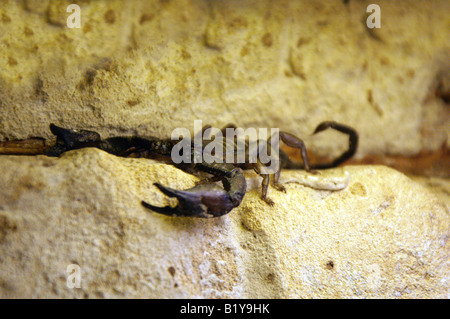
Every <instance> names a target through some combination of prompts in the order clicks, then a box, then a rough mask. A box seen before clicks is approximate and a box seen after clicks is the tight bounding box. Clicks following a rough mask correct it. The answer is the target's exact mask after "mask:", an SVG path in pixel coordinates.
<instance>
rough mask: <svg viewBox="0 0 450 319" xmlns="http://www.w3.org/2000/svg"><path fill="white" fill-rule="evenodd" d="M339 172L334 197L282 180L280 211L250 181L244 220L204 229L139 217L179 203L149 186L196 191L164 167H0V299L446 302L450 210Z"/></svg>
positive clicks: (385, 180) (88, 156)
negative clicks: (344, 178)
mask: <svg viewBox="0 0 450 319" xmlns="http://www.w3.org/2000/svg"><path fill="white" fill-rule="evenodd" d="M339 170H343V171H345V172H346V174H348V176H349V180H348V185H347V186H346V187H345V188H343V189H340V190H335V191H329V190H317V189H314V188H311V187H309V186H303V185H302V184H301V183H298V182H295V178H296V176H297V177H301V176H303V175H304V173H303V172H300V171H292V172H287V171H283V173H282V178H285V179H287V180H289V183H286V184H285V186H286V189H287V192H286V193H282V192H279V191H276V190H275V189H273V188H270V189H269V196H270V197H271V198H272V199H273V200H274V202H275V206H274V207H269V206H268V205H267V204H266V203H265V202H263V201H262V200H261V199H260V195H259V194H260V193H259V188H255V187H252V186H251V185H256V184H257V183H256V182H255V181H254V180H259V177H257V176H256V175H255V174H254V173H247V178H248V181H249V185H250V186H251V187H250V188H249V191H248V192H247V194H246V195H245V198H244V200H243V202H242V204H241V205H240V206H239V207H238V208H236V209H234V210H233V211H232V212H231V213H229V214H228V215H225V216H223V217H221V218H214V219H198V218H174V217H167V216H163V215H159V214H157V213H154V212H152V211H149V210H146V209H145V208H144V207H143V206H142V205H141V203H140V201H141V200H146V201H148V202H150V203H153V204H155V205H161V206H162V205H167V204H174V203H170V202H169V201H168V199H167V198H166V197H165V196H163V195H162V194H161V193H160V192H159V191H158V190H157V189H156V187H154V186H153V185H152V183H153V182H160V183H162V184H164V185H169V186H170V187H173V188H179V189H183V188H188V187H192V186H193V185H194V184H195V183H196V181H197V179H196V178H195V177H193V176H192V175H189V174H186V173H184V172H183V171H180V170H178V169H176V168H174V167H172V166H170V165H166V164H160V163H155V162H152V161H149V160H146V159H132V158H118V157H115V156H112V155H109V154H107V153H105V152H103V151H99V150H97V149H83V150H78V151H71V152H68V153H65V154H64V155H63V156H62V157H61V158H48V157H45V156H38V157H17V156H4V157H1V159H0V176H1V178H0V297H2V298H19V297H25V298H31V297H32V298H47V297H57V298H60V297H62V298H72V297H76V298H83V297H89V298H111V297H118V298H132V297H133V298H180V297H181V298H355V297H356V298H448V291H449V280H450V278H449V277H448V276H449V270H450V259H449V252H450V246H449V245H450V244H449V241H448V238H449V231H450V229H449V225H450V216H449V212H448V206H446V205H448V202H447V203H445V202H444V200H445V199H448V197H447V198H446V197H442V198H441V199H438V198H437V197H436V196H435V195H434V194H433V193H432V192H431V191H429V190H428V189H427V188H426V187H424V186H422V185H421V184H419V183H416V182H414V181H413V180H411V179H410V178H408V177H406V176H405V175H403V174H401V173H399V172H397V171H395V170H393V169H390V168H387V167H384V166H346V167H343V168H339V169H336V170H334V169H333V170H329V171H322V172H321V175H322V176H323V177H324V178H326V177H327V176H333V174H335V175H336V174H340V173H339ZM73 265H75V267H79V268H76V269H78V270H76V271H79V272H78V273H77V274H79V275H80V277H79V278H80V280H81V281H80V287H79V288H76V287H75V288H73V285H72V286H71V283H72V279H71V278H72V277H71V275H73V274H74V272H73V268H70V267H73ZM68 267H69V268H68ZM71 287H72V288H71Z"/></svg>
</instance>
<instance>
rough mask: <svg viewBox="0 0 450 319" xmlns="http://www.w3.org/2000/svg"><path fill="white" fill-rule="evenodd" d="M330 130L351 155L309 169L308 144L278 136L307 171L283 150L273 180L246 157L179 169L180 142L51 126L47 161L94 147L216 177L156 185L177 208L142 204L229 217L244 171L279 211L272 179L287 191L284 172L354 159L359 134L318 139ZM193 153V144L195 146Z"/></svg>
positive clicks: (167, 212) (323, 125) (171, 213)
mask: <svg viewBox="0 0 450 319" xmlns="http://www.w3.org/2000/svg"><path fill="white" fill-rule="evenodd" d="M229 127H235V126H234V125H228V126H226V127H224V128H223V129H222V131H224V130H225V129H226V128H229ZM206 128H207V127H204V128H203V130H205V129H206ZM327 128H333V129H335V130H338V131H340V132H343V133H345V134H347V135H348V136H349V148H348V150H347V151H346V152H344V153H343V154H342V155H341V156H339V157H338V158H336V159H335V160H334V161H332V162H331V163H328V164H318V165H310V164H309V160H308V155H307V152H306V147H305V144H304V143H303V141H302V140H301V139H299V138H297V137H296V136H294V135H292V134H290V133H287V132H279V139H280V140H281V141H283V142H284V143H285V144H286V145H288V146H289V147H293V148H298V149H300V153H301V156H302V159H303V163H304V165H303V166H302V165H299V164H297V163H294V162H292V161H291V160H290V159H289V157H288V156H287V154H286V153H285V152H284V151H283V150H281V149H279V160H278V167H277V170H276V172H275V173H273V174H268V173H266V172H265V171H264V169H263V168H264V167H263V166H264V164H262V163H261V162H259V161H257V162H256V163H253V162H250V161H249V154H246V157H245V158H246V160H245V162H244V163H217V162H213V163H207V162H205V161H202V162H200V163H195V161H192V162H191V163H192V164H187V163H182V164H175V163H173V161H172V160H171V153H172V148H173V147H174V146H175V144H176V142H177V141H173V140H171V139H159V138H156V137H151V136H150V137H139V136H123V137H121V136H119V137H110V138H107V139H104V140H102V139H101V136H100V134H99V133H97V132H94V131H89V130H74V129H66V128H62V127H59V126H56V125H55V124H50V130H51V132H52V133H53V134H54V135H55V136H56V143H55V145H53V146H52V147H51V148H49V149H48V150H47V151H46V153H45V154H46V155H47V156H60V155H61V154H62V153H64V152H67V151H69V150H75V149H80V148H85V147H95V148H98V149H101V150H103V151H105V152H108V153H110V154H113V155H116V156H121V157H128V156H131V155H133V156H134V157H144V158H155V159H159V160H163V161H165V162H167V163H170V164H172V165H175V166H176V167H178V168H180V169H183V170H185V171H188V172H194V173H195V172H205V173H208V174H211V175H212V178H211V179H210V180H211V181H208V182H206V183H200V184H198V185H196V186H194V187H192V188H189V189H186V190H176V189H172V188H170V187H167V186H163V185H161V184H158V183H154V185H155V186H156V187H157V188H158V189H159V190H160V191H161V192H162V193H164V194H165V195H166V196H168V197H174V198H176V199H177V200H178V204H177V205H176V206H175V207H171V206H165V207H158V206H153V205H151V204H149V203H147V202H145V201H142V205H143V206H144V207H146V208H148V209H151V210H152V211H155V212H157V213H160V214H164V215H169V216H191V217H201V218H210V217H219V216H223V215H225V214H228V213H229V212H230V211H231V210H232V209H233V208H235V207H238V206H239V205H240V204H241V202H242V200H243V198H244V195H245V192H246V189H247V184H246V181H245V177H244V174H243V170H247V169H253V170H254V171H255V172H257V173H258V174H259V175H260V176H262V178H263V180H262V191H261V198H262V199H263V200H264V201H265V202H266V203H268V204H269V205H271V206H272V205H274V203H273V201H272V200H271V199H270V198H268V197H267V190H268V186H269V183H270V177H271V176H272V185H273V186H274V187H275V188H276V189H278V190H280V191H285V188H284V187H283V185H281V184H280V183H279V181H278V180H279V177H280V173H281V169H283V168H287V169H290V168H291V169H292V168H293V169H300V168H304V169H305V170H306V171H308V172H311V173H314V172H315V171H314V169H316V168H317V169H323V168H330V167H335V166H337V165H339V164H341V163H343V162H344V161H346V160H347V159H349V158H350V157H352V156H353V155H354V154H355V152H356V150H357V146H358V134H357V132H356V131H355V130H354V129H353V128H351V127H349V126H346V125H343V124H339V123H337V122H332V121H326V122H322V123H321V124H319V125H318V126H317V128H316V129H315V131H314V133H313V134H316V133H319V132H321V131H323V130H325V129H327ZM203 130H202V131H203ZM191 147H192V149H194V144H192V145H191ZM246 149H248V148H246ZM193 154H194V152H193ZM216 181H221V182H222V187H220V186H219V185H217V184H216V183H215V182H216Z"/></svg>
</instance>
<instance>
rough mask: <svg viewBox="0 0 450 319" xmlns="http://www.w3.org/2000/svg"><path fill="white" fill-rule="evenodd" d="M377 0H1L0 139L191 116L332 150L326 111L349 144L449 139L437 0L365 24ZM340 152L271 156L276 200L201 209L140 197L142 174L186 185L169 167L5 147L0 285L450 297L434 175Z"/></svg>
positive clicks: (116, 128) (445, 220)
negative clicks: (321, 163)
mask: <svg viewBox="0 0 450 319" xmlns="http://www.w3.org/2000/svg"><path fill="white" fill-rule="evenodd" d="M72 2H76V3H77V4H79V5H80V7H81V19H82V25H81V28H80V29H69V28H67V27H66V19H67V17H68V16H69V13H67V12H66V8H67V6H68V5H69V4H70V3H72ZM372 2H373V1H356V0H350V1H338V0H330V1H329V0H322V1H307V0H298V1H290V0H281V1H269V0H258V1H256V0H255V1H249V0H244V1H242V0H227V1H209V0H203V1H202V0H198V1H187V0H176V1H175V0H174V1H162V0H161V1H138V0H135V1H120V0H112V1H111V0H109V1H106V0H99V1H89V0H80V1H56V0H55V1H54V0H45V1H37V0H24V1H14V0H9V1H8V0H0V140H4V139H22V138H28V137H33V136H40V137H44V138H53V137H51V136H50V131H49V129H48V125H49V123H52V122H54V123H57V124H60V125H62V126H65V127H74V128H85V129H94V130H96V131H99V132H100V133H101V134H102V136H103V137H108V136H111V135H118V134H141V135H155V136H160V137H168V136H169V135H170V133H171V131H172V129H174V128H176V127H187V128H189V129H191V130H192V129H193V120H194V119H201V120H202V121H203V123H204V124H212V125H213V126H215V127H221V126H223V125H224V124H227V123H230V122H232V123H235V124H237V125H239V126H241V127H279V128H281V129H283V130H286V131H289V132H292V133H294V134H295V135H298V136H300V137H305V142H306V143H307V146H308V148H309V149H310V150H313V151H314V152H315V153H317V154H318V155H319V156H321V155H326V154H330V155H331V156H334V155H336V153H337V152H338V151H339V150H342V149H343V148H344V147H345V145H344V144H345V143H346V140H345V138H343V137H342V138H341V137H340V136H336V135H338V134H333V133H330V132H324V133H321V134H320V135H318V136H315V137H314V138H309V137H308V135H309V134H310V133H311V132H312V131H313V129H314V127H315V126H316V125H317V124H318V123H319V122H321V121H323V120H329V119H333V120H336V121H340V122H344V123H346V124H349V125H351V126H353V127H355V128H356V129H357V130H358V131H359V132H360V136H361V139H360V148H359V151H358V154H357V155H358V156H359V157H362V156H364V155H366V154H381V155H383V154H394V155H395V154H400V155H407V156H409V155H411V154H416V153H418V152H420V151H427V150H431V151H434V150H436V149H438V148H440V147H441V146H442V145H445V146H446V147H447V148H448V146H449V145H450V144H449V143H450V142H449V140H448V133H449V129H450V125H448V123H449V113H450V111H449V110H450V108H449V107H448V103H449V96H450V93H449V92H450V89H449V88H450V86H449V78H450V64H449V61H450V59H449V57H450V44H449V41H448V39H449V38H450V27H449V26H450V14H449V13H450V2H449V1H447V0H441V1H439V0H434V1H414V0H404V1H401V2H400V1H395V2H394V1H388V0H385V1H377V2H376V3H378V4H379V5H380V7H381V24H382V27H381V29H377V30H369V29H367V28H366V26H365V24H364V20H365V18H366V15H367V13H366V8H367V6H368V4H370V3H372ZM345 170H346V171H347V172H348V174H349V175H348V176H349V178H350V179H349V180H347V179H346V178H344V179H343V181H344V182H345V183H347V182H348V183H349V184H348V185H347V186H346V187H345V188H343V189H341V190H339V191H335V192H330V191H326V190H317V189H316V188H317V185H319V184H320V182H321V181H322V182H324V181H325V182H324V183H323V184H324V185H327V183H328V182H329V180H328V179H331V180H333V179H334V178H336V176H337V177H339V176H342V175H340V174H341V173H342V170H341V169H338V170H332V171H330V172H327V173H325V172H324V173H322V175H321V179H320V180H319V181H317V180H316V181H311V179H310V177H308V176H306V177H305V174H304V173H300V172H283V174H282V178H283V179H284V180H285V181H291V183H289V184H288V185H287V190H288V192H287V193H286V194H283V193H278V192H276V191H274V190H272V189H271V192H270V196H271V197H272V198H273V199H274V201H275V202H276V203H277V205H276V206H275V207H274V208H269V207H267V205H265V203H263V202H262V201H261V200H260V199H259V197H258V196H259V195H258V194H259V192H258V190H256V189H253V190H252V191H250V192H249V193H248V194H247V195H246V197H245V200H244V202H243V203H242V205H241V206H240V207H239V208H238V209H236V210H234V211H233V212H232V213H231V214H229V215H227V216H224V217H223V218H219V219H213V220H199V219H189V218H186V219H174V218H168V217H164V216H160V215H157V214H154V213H152V212H149V211H146V210H145V209H144V208H143V207H142V206H141V205H140V200H141V199H145V200H147V201H149V202H151V203H156V204H158V203H159V204H161V205H166V204H168V201H167V199H166V198H165V197H164V196H162V195H161V193H159V192H158V191H157V189H156V188H155V187H154V186H153V185H152V183H153V182H156V181H159V182H161V183H163V184H165V185H170V186H172V187H176V188H180V189H181V188H187V187H190V186H192V185H194V183H195V181H196V179H195V178H194V177H192V176H191V175H188V174H185V173H183V172H181V171H179V170H176V169H175V168H173V167H171V166H167V165H163V164H158V163H153V162H151V161H147V160H138V159H119V158H116V157H113V156H110V155H107V154H105V153H103V152H100V151H95V150H83V151H78V152H71V153H68V154H66V155H64V156H63V157H62V158H61V159H54V158H53V159H52V158H46V157H43V156H39V157H1V158H0V297H211V298H217V297H220V298H228V297H251V298H255V297H276V298H298V297H315V298H318V297H328V298H330V297H359V298H364V297H387V298H414V297H425V298H445V297H449V283H448V282H449V280H450V278H449V270H450V269H449V267H450V266H449V262H450V261H449V243H448V236H449V225H450V223H449V209H450V204H449V193H450V188H449V186H448V185H449V183H448V179H447V180H446V179H440V178H419V177H416V178H415V180H416V181H419V182H420V183H416V182H414V181H412V180H411V179H409V178H407V177H405V176H404V175H402V174H400V173H398V172H396V171H395V170H392V169H388V168H386V167H381V166H362V167H346V168H345ZM293 180H298V182H295V183H292V181H293ZM248 182H249V185H250V186H251V187H253V188H256V187H259V186H258V182H259V179H257V178H256V177H255V176H254V174H251V173H249V174H248ZM308 183H309V184H308ZM311 183H312V184H311ZM345 183H344V184H342V185H344V186H345V185H346V184H345ZM305 184H308V185H310V186H311V185H312V186H314V187H315V188H310V187H306V186H304V185H305ZM420 184H423V185H420ZM336 185H341V184H339V183H338V184H335V186H336ZM424 186H425V187H424ZM433 193H435V194H436V195H437V196H436V195H434V194H433ZM70 264H78V265H80V267H81V270H82V288H81V289H69V288H67V285H66V278H67V272H66V269H67V266H68V265H70Z"/></svg>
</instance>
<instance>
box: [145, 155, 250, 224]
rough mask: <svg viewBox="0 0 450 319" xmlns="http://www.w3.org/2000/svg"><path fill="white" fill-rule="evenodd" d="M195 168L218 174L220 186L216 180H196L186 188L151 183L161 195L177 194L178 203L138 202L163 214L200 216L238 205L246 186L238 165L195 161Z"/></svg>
mask: <svg viewBox="0 0 450 319" xmlns="http://www.w3.org/2000/svg"><path fill="white" fill-rule="evenodd" d="M196 168H197V169H199V170H202V171H205V172H207V173H210V174H213V175H214V176H219V177H221V179H222V185H223V188H222V187H220V186H218V185H216V184H200V185H197V186H195V187H193V188H190V189H186V190H175V189H172V188H169V187H167V186H162V185H160V184H158V183H155V184H154V185H155V186H156V187H158V189H159V190H160V191H161V192H163V193H164V194H165V195H167V196H169V197H175V198H177V199H178V205H177V206H175V207H170V206H165V207H158V206H153V205H151V204H149V203H147V202H145V201H142V205H143V206H144V207H146V208H149V209H151V210H153V211H155V212H157V213H160V214H164V215H170V216H191V217H202V218H211V217H219V216H222V215H225V214H227V213H229V212H230V211H231V210H232V209H233V208H235V207H237V206H239V204H240V203H241V201H242V199H243V198H244V195H245V191H246V187H247V186H246V182H245V177H244V174H243V173H242V170H241V169H240V168H236V167H235V166H233V165H231V164H217V163H213V164H207V163H201V164H196Z"/></svg>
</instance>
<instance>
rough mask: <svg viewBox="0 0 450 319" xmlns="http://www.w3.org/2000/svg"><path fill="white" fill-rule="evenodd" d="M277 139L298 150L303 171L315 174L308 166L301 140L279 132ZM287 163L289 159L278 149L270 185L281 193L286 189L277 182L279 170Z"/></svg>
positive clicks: (303, 144)
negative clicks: (274, 170) (275, 169)
mask: <svg viewBox="0 0 450 319" xmlns="http://www.w3.org/2000/svg"><path fill="white" fill-rule="evenodd" d="M279 138H280V140H281V141H283V142H284V143H285V144H286V145H287V146H289V147H293V148H298V149H299V150H300V154H301V156H302V159H303V163H304V169H305V170H306V171H307V172H309V173H313V174H317V171H314V170H312V169H311V166H310V164H309V159H308V153H307V151H306V146H305V143H304V142H303V141H302V140H301V139H299V138H298V137H296V136H294V135H292V134H290V133H287V132H283V131H280V132H279ZM269 141H270V139H269ZM268 144H269V143H268ZM288 162H289V158H288V156H287V155H286V153H285V152H283V150H281V149H279V156H278V163H279V164H278V169H277V171H276V172H275V173H274V174H273V182H272V184H273V187H275V188H276V189H277V190H279V191H282V192H286V188H285V187H284V186H283V185H282V184H281V183H280V182H279V179H280V174H281V169H282V168H283V167H284V166H285V164H286V163H288ZM263 182H264V179H263Z"/></svg>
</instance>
